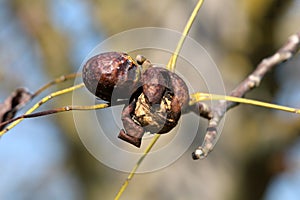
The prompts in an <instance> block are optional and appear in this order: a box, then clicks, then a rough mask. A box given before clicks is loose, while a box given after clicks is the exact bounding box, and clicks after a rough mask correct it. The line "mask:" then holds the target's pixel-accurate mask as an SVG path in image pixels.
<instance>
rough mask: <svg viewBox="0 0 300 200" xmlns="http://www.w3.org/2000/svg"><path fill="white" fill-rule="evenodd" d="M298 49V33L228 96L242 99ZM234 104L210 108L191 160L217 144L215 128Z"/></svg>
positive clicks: (221, 103) (299, 47)
mask: <svg viewBox="0 0 300 200" xmlns="http://www.w3.org/2000/svg"><path fill="white" fill-rule="evenodd" d="M299 49H300V32H298V33H296V34H294V35H292V36H290V37H289V39H288V41H287V42H286V43H285V44H284V45H283V46H282V47H281V48H280V49H279V50H278V51H277V52H276V53H275V54H274V55H272V56H271V57H268V58H265V59H263V60H262V61H261V62H260V63H259V64H258V65H257V67H256V69H255V70H254V71H253V72H252V73H251V74H250V75H249V76H248V77H247V78H246V79H245V80H244V81H242V82H241V83H240V84H239V85H238V86H237V87H236V88H235V89H234V90H232V91H231V93H230V94H229V96H233V97H243V96H244V95H245V94H246V93H247V92H249V91H251V90H252V89H254V88H256V87H258V86H259V84H260V82H261V80H262V79H263V77H264V76H265V75H266V73H267V72H269V71H270V70H272V69H273V68H274V67H275V66H277V65H279V64H281V63H283V62H285V61H287V60H289V59H291V58H292V57H293V56H294V55H295V54H296V53H297V52H298V51H299ZM237 105H238V104H237V103H235V102H228V101H227V102H226V101H219V103H218V105H217V106H215V107H214V108H212V112H213V117H212V118H211V119H210V120H209V121H208V128H207V130H206V134H205V137H204V141H203V143H202V145H201V146H200V147H198V148H197V149H196V150H195V151H194V153H193V155H192V156H193V159H202V158H205V157H206V156H207V155H208V154H209V153H210V152H211V151H212V150H213V147H214V145H215V144H216V142H217V138H218V135H219V134H220V133H218V131H217V128H218V125H219V123H220V121H221V119H222V118H223V117H224V115H225V113H226V112H227V111H228V110H229V109H231V108H233V107H235V106H237Z"/></svg>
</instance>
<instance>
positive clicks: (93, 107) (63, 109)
mask: <svg viewBox="0 0 300 200" xmlns="http://www.w3.org/2000/svg"><path fill="white" fill-rule="evenodd" d="M107 107H109V105H108V104H105V103H102V104H96V105H91V106H64V107H61V108H55V109H52V110H46V111H41V112H36V113H31V114H24V115H21V116H19V117H16V118H13V119H10V120H7V121H5V122H2V123H0V127H1V126H4V125H7V124H10V123H12V122H14V121H17V120H19V119H25V118H35V117H41V116H45V115H51V114H55V113H61V112H68V111H71V110H79V111H82V110H98V109H103V108H107Z"/></svg>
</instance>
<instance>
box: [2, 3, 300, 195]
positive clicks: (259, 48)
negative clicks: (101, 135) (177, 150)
mask: <svg viewBox="0 0 300 200" xmlns="http://www.w3.org/2000/svg"><path fill="white" fill-rule="evenodd" d="M195 4H196V0H188V1H183V0H172V1H171V0H166V1H158V0H152V1H150V0H148V1H137V0H128V1H121V0H116V1H110V0H89V1H83V0H68V1H60V0H51V1H50V0H48V1H46V0H42V1H41V0H28V1H24V0H0V69H1V70H0V100H1V102H2V101H4V99H5V98H6V97H7V96H8V95H9V94H10V93H11V92H12V91H13V90H14V89H15V88H17V87H26V88H29V89H30V90H31V91H35V90H36V89H38V88H39V87H40V86H41V85H43V84H45V83H46V82H48V81H50V80H52V79H53V78H55V77H58V76H60V75H63V74H68V73H72V72H74V71H77V70H78V68H79V67H80V65H81V62H82V61H83V59H84V58H85V56H86V55H87V54H88V53H89V52H90V51H91V50H92V49H93V48H94V47H95V46H96V45H97V44H99V43H100V42H101V41H103V40H104V39H105V38H107V37H109V36H111V35H113V34H116V33H119V32H121V31H125V30H128V29H131V28H137V27H145V26H154V27H162V28H170V29H174V30H177V31H181V30H182V29H183V27H184V25H185V23H186V21H187V19H188V17H189V15H190V13H191V11H192V10H193V7H194V5H195ZM299 11H300V0H265V1H259V0H251V1H250V0H229V1H226V2H223V4H221V3H220V1H217V0H210V1H206V2H205V3H204V6H203V7H202V9H201V10H200V13H199V15H198V17H197V19H196V21H195V23H194V25H193V28H192V30H191V33H190V36H191V37H192V38H194V39H195V40H197V41H198V42H199V43H201V44H202V45H203V46H204V47H205V48H206V49H207V50H208V52H209V54H210V55H211V56H212V58H213V59H214V61H215V62H216V64H217V65H218V67H219V69H220V71H221V74H222V77H223V79H224V82H225V87H226V90H227V92H230V90H232V89H233V88H234V87H235V86H236V85H237V84H238V83H239V82H240V81H241V80H243V79H244V78H245V77H246V76H247V74H248V73H250V72H251V71H252V70H253V69H254V66H256V65H257V64H258V63H259V62H260V60H261V59H262V58H264V57H266V56H269V55H271V54H272V53H274V51H275V50H277V49H278V48H279V47H280V46H281V45H282V44H283V43H284V42H285V41H286V40H287V38H288V36H290V35H291V34H293V33H295V32H297V31H299V30H300V26H299V20H300V12H299ZM299 76H300V58H299V55H297V56H296V57H295V58H293V60H291V61H289V62H287V63H284V64H282V65H281V66H280V67H279V68H277V69H276V70H274V71H273V72H271V73H269V74H268V75H267V76H266V77H265V79H264V80H263V82H262V84H261V86H260V87H259V88H258V89H256V90H254V91H252V92H251V93H249V94H248V95H247V97H249V98H254V99H259V100H264V101H267V102H273V103H278V104H282V105H288V106H292V107H300V87H299V85H300V79H299ZM67 85H68V84H67V83H66V84H62V85H60V86H55V87H54V88H52V89H50V90H49V91H47V92H46V93H43V94H44V95H45V94H47V93H48V92H50V91H54V90H57V89H59V88H62V87H65V86H67ZM69 85H70V82H69ZM41 96H42V95H41ZM71 102H72V99H71V95H65V96H63V97H59V98H58V99H56V100H53V101H52V102H51V103H48V104H46V105H45V106H43V108H41V109H42V110H44V109H50V108H53V107H59V106H62V105H70V104H71ZM28 106H30V105H28ZM26 108H28V107H26ZM26 108H25V109H26ZM202 121H203V127H202V130H200V131H199V133H200V134H198V136H197V137H196V139H195V141H194V143H193V144H192V146H191V147H190V148H189V149H188V151H187V152H186V153H185V154H184V155H183V156H182V157H181V158H180V159H178V160H177V161H176V162H175V163H174V164H172V165H171V166H169V167H167V168H165V169H162V170H159V171H157V172H153V173H147V174H140V175H137V176H136V177H135V178H134V179H133V180H132V182H131V183H130V185H129V187H128V189H127V190H126V191H125V193H124V196H123V197H122V199H206V200H220V199H222V200H227V199H228V200H233V199H236V200H238V199H244V200H248V199H249V200H250V199H251V200H253V199H265V200H277V199H286V200H293V199H298V198H299V196H300V140H299V137H298V135H299V132H300V118H299V116H296V115H294V114H290V113H283V112H280V111H274V110H270V109H265V108H259V107H253V106H246V105H240V106H239V107H237V108H235V109H233V110H232V111H230V112H228V114H227V116H226V121H225V127H224V129H223V133H222V136H221V138H220V140H219V142H218V144H217V145H216V148H215V150H214V151H213V152H212V153H211V154H210V156H209V157H208V158H207V159H205V160H201V161H193V160H192V159H191V152H192V151H193V150H194V149H195V148H196V147H197V146H198V145H199V144H201V138H203V135H201V134H204V132H205V122H206V121H205V120H202ZM87 131H88V130H87ZM0 163H1V164H0V199H5V200H25V199H26V200H27V199H28V200H29V199H30V200H35V199H36V200H38V199H64V200H68V199H70V200H71V199H72V200H75V199H78V200H81V199H87V200H96V199H113V197H114V195H115V194H116V193H117V191H118V189H119V187H120V186H121V184H122V182H123V181H124V180H125V178H126V177H127V174H125V173H121V172H118V171H115V170H113V169H110V168H108V167H106V166H104V165H102V164H101V163H100V162H98V161H97V160H96V159H95V158H94V157H93V156H92V155H90V154H89V153H88V151H87V150H86V149H85V147H84V146H83V144H82V143H81V142H80V140H79V137H78V135H77V133H76V129H75V126H74V122H73V119H72V114H70V113H65V114H59V115H54V116H48V117H42V118H37V119H28V120H26V121H24V122H23V123H21V124H20V125H18V126H17V127H16V128H14V129H13V130H12V131H10V132H9V133H8V134H7V135H5V136H3V137H2V138H1V140H0Z"/></svg>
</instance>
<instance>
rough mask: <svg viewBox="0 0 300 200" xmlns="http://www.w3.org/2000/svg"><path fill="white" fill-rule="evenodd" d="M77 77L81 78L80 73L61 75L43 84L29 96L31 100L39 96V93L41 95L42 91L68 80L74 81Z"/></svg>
mask: <svg viewBox="0 0 300 200" xmlns="http://www.w3.org/2000/svg"><path fill="white" fill-rule="evenodd" d="M78 76H81V73H74V74H68V75H63V76H60V77H58V78H56V79H54V80H52V81H50V82H49V83H47V84H45V85H44V86H42V87H41V88H40V89H38V90H37V91H36V92H35V93H33V95H32V96H31V98H34V97H36V96H37V95H39V94H40V93H42V92H43V91H45V90H46V89H48V88H49V87H50V86H52V85H55V84H58V83H61V82H64V81H67V80H70V79H74V78H76V77H78Z"/></svg>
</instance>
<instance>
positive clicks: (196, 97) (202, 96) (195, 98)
mask: <svg viewBox="0 0 300 200" xmlns="http://www.w3.org/2000/svg"><path fill="white" fill-rule="evenodd" d="M207 100H225V101H231V102H236V103H243V104H250V105H255V106H261V107H265V108H272V109H276V110H282V111H285V112H292V113H296V114H300V109H297V108H291V107H287V106H281V105H277V104H272V103H266V102H262V101H257V100H252V99H245V98H240V97H233V96H223V95H217V94H208V93H200V92H197V93H194V94H191V101H190V105H192V104H195V103H197V102H200V101H207Z"/></svg>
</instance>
